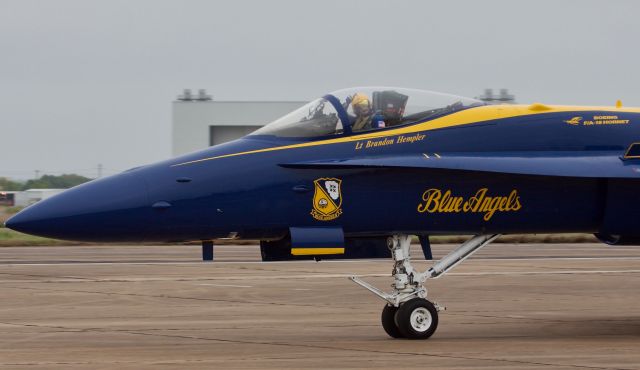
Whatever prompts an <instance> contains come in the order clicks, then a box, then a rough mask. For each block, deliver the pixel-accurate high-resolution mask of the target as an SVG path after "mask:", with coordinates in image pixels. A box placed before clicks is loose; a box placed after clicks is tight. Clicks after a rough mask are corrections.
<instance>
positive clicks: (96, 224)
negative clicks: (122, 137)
mask: <svg viewBox="0 0 640 370" xmlns="http://www.w3.org/2000/svg"><path fill="white" fill-rule="evenodd" d="M638 142H640V109H638V108H623V107H622V106H621V104H620V103H619V102H618V103H617V104H616V106H610V107H582V106H551V105H544V104H532V105H487V104H485V103H484V102H482V101H478V100H474V99H469V98H463V97H458V96H453V95H447V94H439V93H433V92H427V91H420V90H411V89H400V88H357V89H347V90H341V91H337V92H334V93H331V94H328V95H325V96H323V97H322V98H320V99H317V100H314V101H312V102H310V103H308V104H307V105H305V106H303V107H301V108H300V109H298V110H296V111H294V112H292V113H290V114H287V115H286V116H284V117H282V118H280V119H278V120H276V121H274V122H272V123H270V124H268V125H266V126H264V127H263V128H261V129H259V130H257V131H255V132H254V133H252V134H251V135H248V136H246V137H244V138H241V139H239V140H235V141H232V142H229V143H226V144H221V145H216V146H213V147H210V148H208V149H205V150H202V151H199V152H195V153H191V154H188V155H185V156H181V157H178V158H174V159H170V160H167V161H163V162H159V163H155V164H151V165H146V166H142V167H137V168H133V169H130V170H128V171H125V172H123V173H121V174H118V175H115V176H111V177H107V178H103V179H99V180H95V181H91V182H89V183H87V184H84V185H81V186H78V187H75V188H73V189H70V190H68V191H66V192H63V193H62V194H60V195H57V196H55V197H52V198H49V199H46V200H43V201H41V202H39V203H36V204H35V205H33V206H30V207H28V208H26V209H24V210H23V211H22V212H20V213H18V214H17V215H15V216H14V217H12V218H11V219H9V220H8V221H7V226H8V227H9V228H12V229H15V230H18V231H22V232H25V233H29V234H34V235H39V236H44V237H52V238H58V239H66V240H81V241H93V242H123V241H127V242H142V241H145V242H150V241H188V240H201V241H203V245H210V244H208V243H210V242H209V241H211V240H215V239H221V238H230V239H253V240H260V249H261V253H262V257H263V260H265V261H277V260H289V259H305V258H316V259H318V258H377V257H384V258H389V257H391V259H392V260H393V274H392V278H393V284H392V290H391V291H390V292H385V291H382V290H380V289H378V288H375V287H373V286H371V285H370V284H369V283H367V282H365V281H362V280H360V279H359V278H357V277H353V278H352V280H353V281H355V282H356V283H358V284H359V285H361V286H363V287H365V288H366V289H368V290H370V291H371V292H373V293H374V294H376V295H377V296H379V297H380V298H382V299H383V300H384V301H385V302H386V304H385V306H384V309H383V312H382V326H383V328H384V329H385V331H386V332H387V333H388V334H389V335H390V336H392V337H394V338H401V337H403V338H410V339H425V338H428V337H430V336H431V335H432V334H433V333H434V332H435V330H436V328H437V325H438V311H439V310H440V306H438V305H437V304H435V303H432V302H430V301H429V300H427V299H426V298H427V289H426V284H427V283H428V281H429V280H430V279H434V278H437V277H440V276H442V275H443V274H445V273H446V272H447V271H449V270H450V269H451V268H453V267H454V266H456V265H457V264H459V263H460V262H462V261H464V260H465V259H466V258H468V257H469V256H470V255H471V254H473V253H474V252H476V251H477V250H479V249H480V248H482V247H484V246H486V245H487V244H489V243H490V242H491V241H493V240H494V239H496V238H497V237H498V236H499V235H500V234H509V233H569V232H571V233H573V232H580V233H594V234H595V235H596V236H597V237H598V238H599V239H600V240H602V241H603V242H605V243H608V244H638V243H639V242H640V191H639V189H640V180H639V179H640V143H638ZM438 234H447V235H452V234H462V235H475V236H473V237H471V238H470V239H469V240H468V241H467V242H465V243H464V244H462V245H461V246H460V247H458V248H455V249H454V250H453V251H451V253H449V254H448V255H446V256H445V257H443V258H442V259H441V260H439V261H438V262H436V263H435V264H434V265H433V266H432V267H431V268H430V269H428V270H427V271H418V270H416V269H414V268H413V267H412V265H411V257H410V254H409V251H410V248H409V246H410V244H411V240H412V237H415V236H417V237H418V238H419V240H420V242H421V245H422V247H423V251H424V253H425V257H427V259H431V249H430V245H429V236H430V235H438Z"/></svg>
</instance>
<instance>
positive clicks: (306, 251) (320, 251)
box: [291, 248, 344, 256]
mask: <svg viewBox="0 0 640 370" xmlns="http://www.w3.org/2000/svg"><path fill="white" fill-rule="evenodd" d="M291 254H293V255H294V256H319V255H325V254H344V248H291Z"/></svg>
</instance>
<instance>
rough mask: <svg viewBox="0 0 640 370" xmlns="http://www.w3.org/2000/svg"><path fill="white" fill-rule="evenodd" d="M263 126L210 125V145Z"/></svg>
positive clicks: (238, 136)
mask: <svg viewBox="0 0 640 370" xmlns="http://www.w3.org/2000/svg"><path fill="white" fill-rule="evenodd" d="M260 127H262V126H209V145H218V144H222V143H226V142H227V141H231V140H235V139H239V138H241V137H243V136H246V135H249V134H250V133H252V132H253V131H255V130H257V129H259V128H260Z"/></svg>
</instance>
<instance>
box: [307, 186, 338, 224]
mask: <svg viewBox="0 0 640 370" xmlns="http://www.w3.org/2000/svg"><path fill="white" fill-rule="evenodd" d="M313 183H314V184H315V191H314V193H313V209H312V210H311V216H313V218H315V219H316V220H318V221H331V220H335V219H336V218H338V217H340V215H341V214H342V208H341V207H342V189H341V188H340V186H341V184H342V180H339V179H335V178H320V179H317V180H314V181H313Z"/></svg>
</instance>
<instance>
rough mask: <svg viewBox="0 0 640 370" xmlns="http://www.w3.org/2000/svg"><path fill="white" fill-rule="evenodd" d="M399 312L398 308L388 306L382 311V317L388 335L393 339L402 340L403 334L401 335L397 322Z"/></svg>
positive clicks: (383, 326)
mask: <svg viewBox="0 0 640 370" xmlns="http://www.w3.org/2000/svg"><path fill="white" fill-rule="evenodd" d="M397 311H398V307H394V306H391V305H388V304H387V305H385V306H384V308H383V309H382V316H381V317H380V319H381V321H382V328H383V329H384V331H386V332H387V334H389V336H390V337H391V338H402V333H400V330H399V329H398V326H397V325H396V322H395V316H396V312H397Z"/></svg>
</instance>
